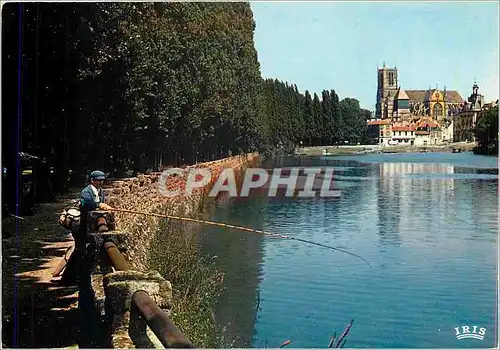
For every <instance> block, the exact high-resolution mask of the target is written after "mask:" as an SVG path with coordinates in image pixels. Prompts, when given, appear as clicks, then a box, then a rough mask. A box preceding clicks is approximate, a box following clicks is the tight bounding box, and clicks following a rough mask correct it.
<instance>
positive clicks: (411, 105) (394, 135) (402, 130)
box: [368, 64, 465, 146]
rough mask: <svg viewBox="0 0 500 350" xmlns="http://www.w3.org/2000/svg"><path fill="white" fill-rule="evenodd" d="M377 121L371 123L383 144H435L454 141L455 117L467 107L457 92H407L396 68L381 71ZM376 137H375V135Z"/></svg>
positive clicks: (369, 123) (379, 141) (379, 75)
mask: <svg viewBox="0 0 500 350" xmlns="http://www.w3.org/2000/svg"><path fill="white" fill-rule="evenodd" d="M377 73H378V84H377V104H376V110H375V118H376V120H373V121H369V122H368V125H369V126H370V128H371V129H372V130H373V134H374V137H376V138H378V141H377V143H379V144H381V145H394V144H403V145H423V146H425V145H433V144H434V145H435V144H439V143H441V142H445V141H453V116H455V115H456V114H458V113H459V112H460V111H461V110H462V109H463V106H464V102H465V101H464V99H463V98H462V97H461V96H460V94H459V93H458V92H457V91H454V90H446V87H445V88H444V89H443V90H439V89H438V88H437V87H436V88H435V89H431V88H429V89H427V90H405V89H403V88H402V87H401V86H400V85H399V84H398V70H397V68H396V67H394V68H387V67H386V66H385V64H384V66H383V67H382V68H379V69H378V71H377ZM375 135H376V136H375Z"/></svg>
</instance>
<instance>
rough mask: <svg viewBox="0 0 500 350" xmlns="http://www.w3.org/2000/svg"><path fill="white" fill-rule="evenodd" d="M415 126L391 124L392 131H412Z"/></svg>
mask: <svg viewBox="0 0 500 350" xmlns="http://www.w3.org/2000/svg"><path fill="white" fill-rule="evenodd" d="M413 130H415V127H414V126H413V125H398V126H393V127H392V131H413Z"/></svg>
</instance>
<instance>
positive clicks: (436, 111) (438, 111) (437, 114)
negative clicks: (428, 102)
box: [433, 103, 443, 119]
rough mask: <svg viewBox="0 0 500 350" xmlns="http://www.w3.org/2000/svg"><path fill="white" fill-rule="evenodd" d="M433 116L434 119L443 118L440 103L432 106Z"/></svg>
mask: <svg viewBox="0 0 500 350" xmlns="http://www.w3.org/2000/svg"><path fill="white" fill-rule="evenodd" d="M433 114H434V119H436V118H437V117H442V116H443V106H441V104H440V103H436V104H435V105H434V111H433Z"/></svg>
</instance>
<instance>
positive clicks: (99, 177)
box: [90, 170, 106, 180]
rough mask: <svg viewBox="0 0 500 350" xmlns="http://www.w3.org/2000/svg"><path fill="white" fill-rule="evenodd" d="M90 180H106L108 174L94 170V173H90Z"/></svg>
mask: <svg viewBox="0 0 500 350" xmlns="http://www.w3.org/2000/svg"><path fill="white" fill-rule="evenodd" d="M90 178H91V179H92V180H104V179H106V174H104V173H103V172H102V171H100V170H94V171H93V172H91V173H90Z"/></svg>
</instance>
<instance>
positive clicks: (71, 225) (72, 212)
mask: <svg viewBox="0 0 500 350" xmlns="http://www.w3.org/2000/svg"><path fill="white" fill-rule="evenodd" d="M80 215H81V212H80V200H77V201H76V202H74V203H72V204H71V205H70V206H68V207H67V208H66V209H64V210H63V211H62V213H61V215H60V216H59V220H58V223H59V225H61V226H62V227H64V228H65V229H68V230H70V231H71V232H76V231H78V229H79V228H80Z"/></svg>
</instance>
